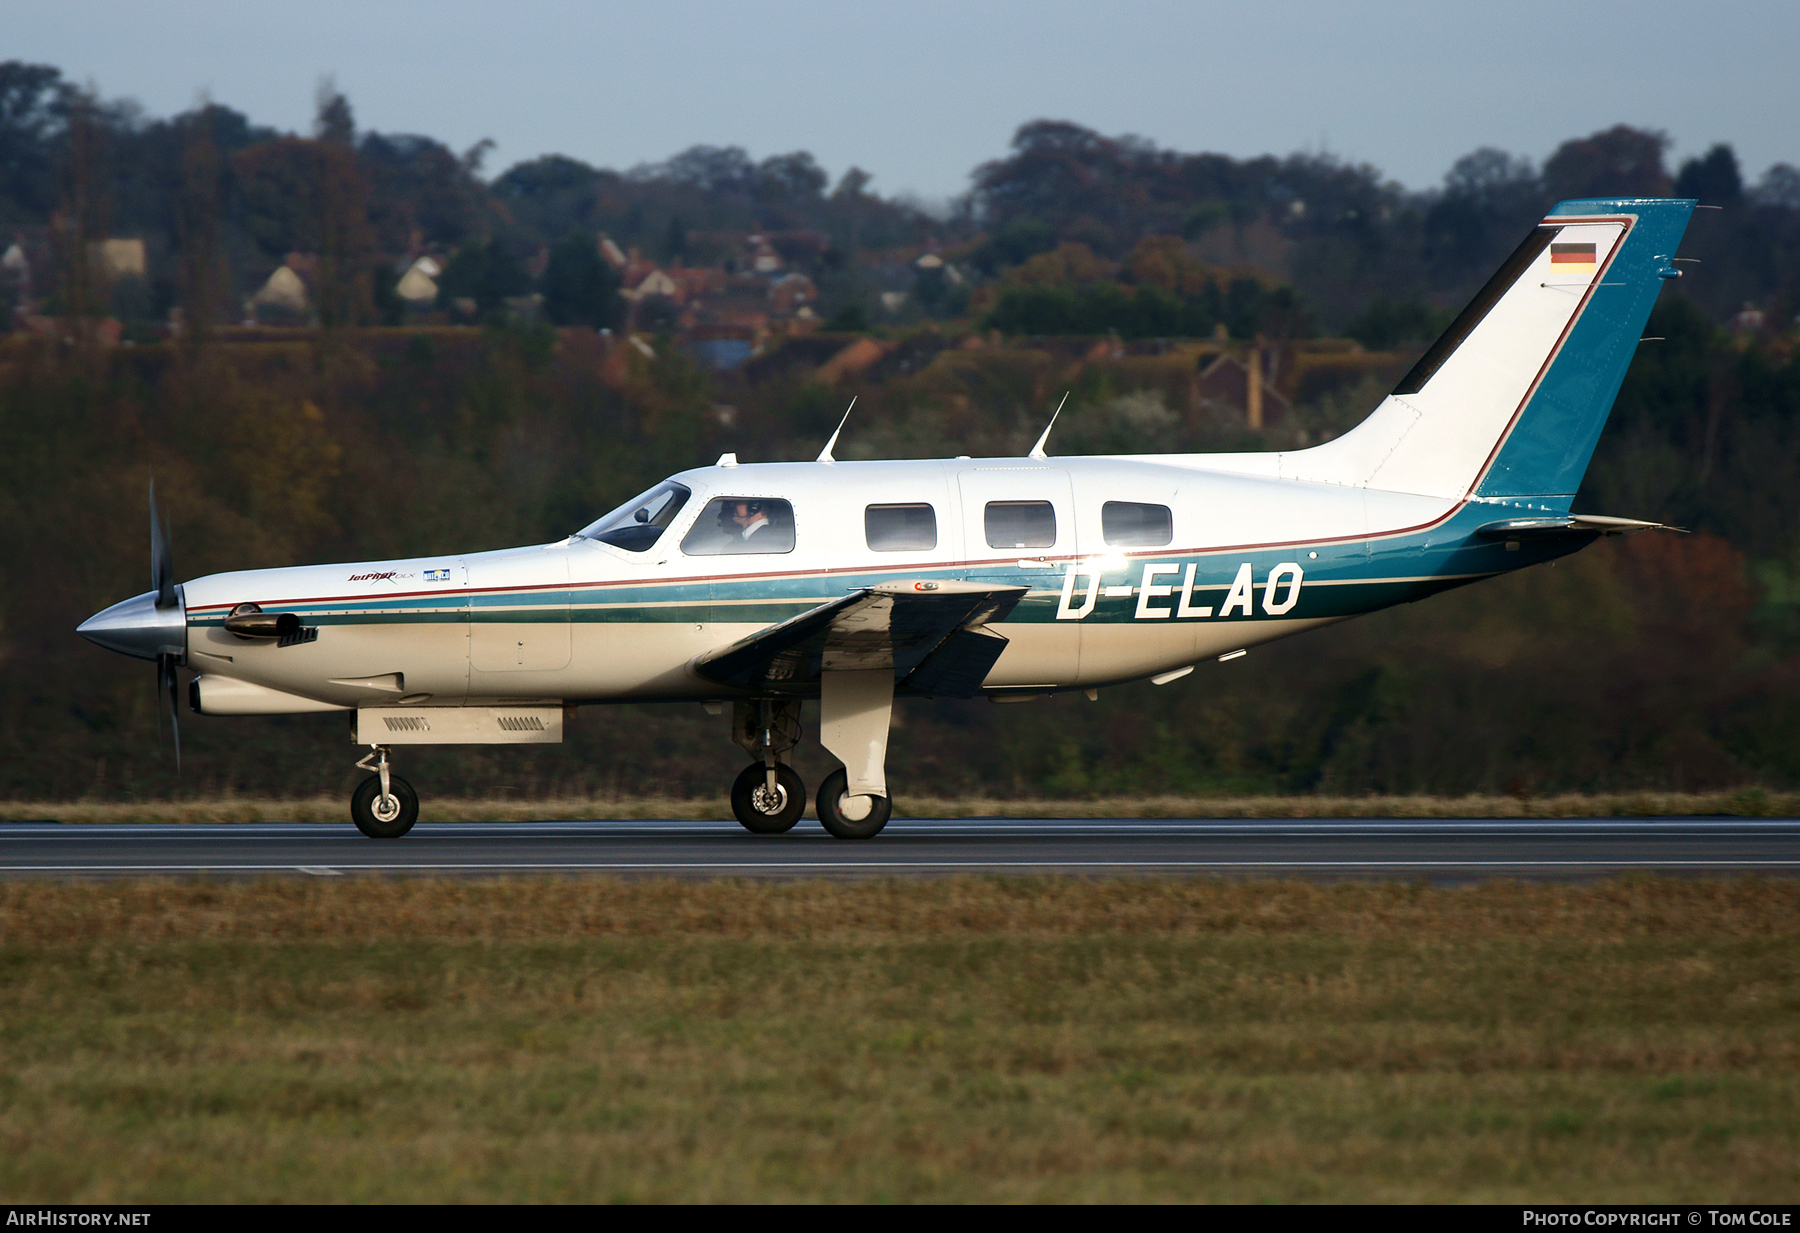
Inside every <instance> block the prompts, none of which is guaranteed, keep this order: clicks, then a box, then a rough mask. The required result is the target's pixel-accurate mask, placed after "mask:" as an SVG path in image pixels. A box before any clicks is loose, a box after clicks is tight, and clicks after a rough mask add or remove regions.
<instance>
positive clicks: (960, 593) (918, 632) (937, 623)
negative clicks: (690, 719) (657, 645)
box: [694, 579, 1028, 696]
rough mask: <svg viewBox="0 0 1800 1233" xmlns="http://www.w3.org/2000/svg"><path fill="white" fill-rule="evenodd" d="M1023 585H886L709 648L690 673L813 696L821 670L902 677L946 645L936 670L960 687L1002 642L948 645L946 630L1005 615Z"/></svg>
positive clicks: (987, 638) (992, 638) (987, 636)
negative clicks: (946, 657)
mask: <svg viewBox="0 0 1800 1233" xmlns="http://www.w3.org/2000/svg"><path fill="white" fill-rule="evenodd" d="M1027 589H1028V588H1026V587H1017V586H993V585H990V584H987V583H978V582H955V581H949V580H940V579H920V580H916V581H915V580H903V581H899V582H883V583H880V584H878V585H876V586H872V587H867V588H864V589H861V590H857V591H853V592H851V593H850V594H849V595H846V596H844V597H843V598H842V599H834V600H832V601H830V602H829V603H824V604H820V605H819V606H818V607H817V608H813V609H811V610H809V611H807V612H802V613H801V614H800V615H799V616H796V617H790V618H789V619H788V620H785V621H783V622H782V623H781V624H779V625H772V626H770V627H769V628H768V629H764V630H759V631H758V632H756V633H754V634H752V635H750V636H749V637H748V638H744V639H741V640H740V641H738V642H734V643H732V644H731V645H730V646H727V647H721V648H719V649H718V650H716V651H708V652H707V653H706V654H704V655H702V656H700V657H699V658H698V659H696V660H695V661H694V670H695V671H696V672H698V673H699V674H700V675H701V676H703V677H705V678H707V679H708V680H711V681H717V682H718V683H719V684H721V685H731V686H734V687H736V688H738V689H748V690H761V689H768V690H774V691H776V692H782V693H811V692H812V690H813V688H814V687H816V685H817V684H818V680H819V674H820V673H821V672H825V671H832V670H836V671H858V670H865V669H870V668H890V669H892V670H893V672H894V675H895V676H896V677H900V678H904V677H908V676H910V675H911V674H912V673H913V672H914V670H915V669H917V668H919V667H920V666H921V665H922V664H924V663H925V662H926V661H927V660H928V659H933V658H935V655H934V652H937V651H939V650H940V649H944V650H950V651H953V652H955V653H953V654H952V655H951V656H950V657H949V660H947V661H946V664H945V665H944V669H943V672H942V674H941V675H943V676H944V677H945V679H946V681H947V682H948V683H949V684H950V686H951V687H952V688H958V689H960V688H961V687H962V684H963V680H962V678H964V677H966V676H967V674H968V672H969V670H970V669H971V668H972V667H973V666H974V664H975V662H976V661H977V660H979V659H981V658H984V657H986V652H987V651H988V650H989V648H988V647H987V646H986V645H985V644H986V643H989V642H992V643H997V644H998V645H999V646H1001V647H1004V646H1005V643H1006V640H1005V639H1004V638H1001V637H1000V636H999V635H998V634H991V633H984V634H980V635H978V636H979V637H980V638H981V639H982V640H983V645H982V646H980V647H976V648H967V647H965V645H964V644H963V643H962V642H960V641H958V642H957V643H956V644H955V645H954V646H946V643H947V641H949V640H950V638H951V635H953V634H956V633H958V632H959V631H970V632H973V631H974V630H976V629H977V628H978V627H979V626H981V625H983V624H985V623H986V622H988V621H998V620H1001V619H1003V618H1004V617H1005V616H1006V615H1007V614H1008V613H1009V612H1011V611H1012V610H1013V607H1014V605H1016V604H1017V603H1018V602H1019V598H1020V597H1021V596H1023V595H1024V594H1025V592H1026V590H1027ZM967 649H976V650H980V651H981V652H982V654H981V655H977V656H975V657H974V658H973V659H971V658H970V657H969V656H968V655H967V654H964V653H962V652H963V651H965V650H967ZM998 657H999V655H998V651H994V652H993V654H992V657H991V658H987V664H986V666H985V667H982V668H981V675H982V676H986V674H987V668H991V667H992V666H993V660H994V659H997V658H998ZM964 660H968V661H969V662H968V663H966V664H965V663H964V662H963V661H964ZM952 661H954V662H952ZM955 669H960V671H958V670H955ZM977 685H979V681H978V682H977ZM946 692H947V691H946ZM970 692H973V691H972V690H971V691H970ZM953 696H967V695H963V694H958V695H953Z"/></svg>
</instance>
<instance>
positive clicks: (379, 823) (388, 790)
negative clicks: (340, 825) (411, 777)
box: [350, 745, 419, 839]
mask: <svg viewBox="0 0 1800 1233" xmlns="http://www.w3.org/2000/svg"><path fill="white" fill-rule="evenodd" d="M371 761H374V762H375V765H373V766H371V765H370V762H371ZM356 765H357V766H359V767H361V768H362V769H363V770H365V771H368V770H372V771H374V772H375V773H374V774H373V775H371V776H369V777H368V778H367V779H365V780H363V781H362V782H361V783H360V784H358V785H357V786H356V791H355V792H353V793H351V795H350V820H351V821H352V822H354V823H356V829H357V830H359V831H361V832H362V833H363V834H365V835H367V836H368V837H369V838H370V839H398V838H400V836H402V835H404V834H406V832H407V831H410V830H411V829H412V828H413V823H414V822H417V821H418V820H419V794H418V793H417V792H414V791H413V786H412V785H411V784H409V783H407V782H406V780H404V779H402V778H400V776H398V775H396V774H394V773H393V771H392V770H390V769H389V767H388V751H387V750H386V749H385V748H383V747H382V746H379V745H378V746H376V747H375V749H374V751H373V752H371V753H370V754H369V756H368V757H366V758H364V759H363V760H362V761H361V762H358V763H357V764H356Z"/></svg>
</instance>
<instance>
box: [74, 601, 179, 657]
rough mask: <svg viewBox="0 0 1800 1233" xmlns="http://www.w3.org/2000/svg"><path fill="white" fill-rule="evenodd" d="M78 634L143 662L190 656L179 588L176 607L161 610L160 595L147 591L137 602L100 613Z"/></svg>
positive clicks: (78, 628) (84, 622)
mask: <svg viewBox="0 0 1800 1233" xmlns="http://www.w3.org/2000/svg"><path fill="white" fill-rule="evenodd" d="M75 632H76V633H78V634H80V635H81V636H82V637H83V638H86V639H87V640H88V641H89V642H92V643H95V644H97V645H99V646H103V647H105V648H106V649H107V650H109V651H117V652H119V653H120V654H121V655H135V656H136V657H137V658H139V659H155V658H156V657H157V656H158V655H180V656H183V657H185V656H186V655H187V603H186V600H185V598H184V597H183V596H182V594H181V588H180V587H176V588H175V606H174V607H172V608H158V607H157V606H156V592H155V591H145V592H144V593H143V594H142V595H139V596H137V597H136V598H135V599H128V600H126V601H125V602H124V603H122V604H114V605H113V606H112V607H110V608H108V609H107V610H106V611H105V612H97V613H95V614H94V615H93V616H91V617H89V618H88V619H87V620H85V621H83V622H82V623H81V624H80V625H78V626H76V627H75Z"/></svg>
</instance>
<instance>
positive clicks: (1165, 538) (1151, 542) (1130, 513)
mask: <svg viewBox="0 0 1800 1233" xmlns="http://www.w3.org/2000/svg"><path fill="white" fill-rule="evenodd" d="M1100 537H1101V538H1102V539H1104V540H1105V541H1106V543H1107V546H1108V547H1110V548H1161V547H1162V546H1163V545H1165V544H1168V543H1171V542H1173V541H1174V539H1175V516H1174V515H1173V514H1171V513H1170V512H1169V507H1168V506H1166V505H1142V504H1139V503H1138V502H1136V501H1108V502H1107V503H1106V504H1105V505H1102V506H1101V507H1100Z"/></svg>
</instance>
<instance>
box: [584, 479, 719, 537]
mask: <svg viewBox="0 0 1800 1233" xmlns="http://www.w3.org/2000/svg"><path fill="white" fill-rule="evenodd" d="M693 495H694V494H693V493H692V491H690V490H689V489H688V488H687V487H686V486H685V485H682V484H677V483H676V482H675V481H673V480H669V481H667V482H665V483H661V484H658V485H657V486H656V487H654V488H652V489H651V490H650V491H649V492H646V493H644V494H643V495H642V496H640V497H636V498H634V499H632V500H630V501H627V502H625V504H623V505H621V506H619V508H618V509H616V510H614V511H613V512H612V513H610V514H608V515H606V517H604V518H601V519H598V520H596V521H595V522H593V523H590V524H589V525H588V526H587V527H586V528H584V529H583V530H582V532H581V534H582V535H583V536H585V537H586V538H588V539H593V540H599V541H600V542H601V543H603V544H611V545H612V546H613V547H614V548H623V549H624V550H625V551H627V552H645V551H648V550H649V549H650V547H651V546H652V545H654V544H655V543H656V541H657V540H659V539H661V538H662V533H663V532H664V531H666V530H668V529H669V524H670V523H671V522H674V521H675V515H677V514H679V513H680V512H681V507H682V506H684V505H686V504H687V501H688V498H689V497H691V496H693Z"/></svg>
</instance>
